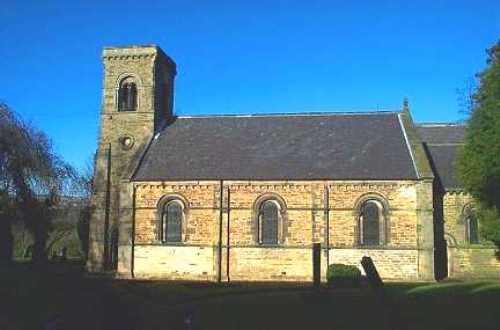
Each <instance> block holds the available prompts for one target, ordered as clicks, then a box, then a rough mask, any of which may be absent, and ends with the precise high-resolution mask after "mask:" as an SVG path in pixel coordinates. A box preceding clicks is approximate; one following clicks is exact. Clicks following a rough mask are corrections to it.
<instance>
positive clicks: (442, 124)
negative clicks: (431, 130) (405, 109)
mask: <svg viewBox="0 0 500 330" xmlns="http://www.w3.org/2000/svg"><path fill="white" fill-rule="evenodd" d="M415 125H416V126H417V127H446V126H467V124H465V123H456V122H455V123H445V122H424V123H416V124H415Z"/></svg>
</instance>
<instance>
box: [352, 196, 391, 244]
mask: <svg viewBox="0 0 500 330" xmlns="http://www.w3.org/2000/svg"><path fill="white" fill-rule="evenodd" d="M370 203H373V204H374V206H376V207H377V211H378V213H377V221H378V224H377V225H378V243H376V244H373V243H371V244H370V243H367V242H366V241H365V238H366V231H364V230H363V229H364V228H363V224H364V223H365V222H364V219H363V214H362V213H363V212H364V208H365V207H366V206H367V205H369V204H370ZM353 211H354V212H353V216H354V221H355V224H356V225H355V229H356V230H355V235H356V237H357V244H358V245H359V246H363V247H370V246H384V245H387V244H389V243H390V237H391V233H390V228H391V226H390V215H391V208H390V206H389V203H388V202H387V198H385V197H384V196H382V195H381V194H378V193H373V192H370V193H367V194H363V195H362V196H360V197H359V198H358V199H357V200H356V202H355V203H354V209H353Z"/></svg>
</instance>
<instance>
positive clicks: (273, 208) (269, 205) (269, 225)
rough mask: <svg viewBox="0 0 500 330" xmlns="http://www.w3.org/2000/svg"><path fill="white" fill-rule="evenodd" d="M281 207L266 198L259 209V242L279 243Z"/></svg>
mask: <svg viewBox="0 0 500 330" xmlns="http://www.w3.org/2000/svg"><path fill="white" fill-rule="evenodd" d="M279 222H280V209H279V204H278V203H277V202H276V201H273V200H266V201H264V202H263V203H262V204H261V205H260V209H259V242H260V243H261V244H278V241H279V239H278V236H279Z"/></svg>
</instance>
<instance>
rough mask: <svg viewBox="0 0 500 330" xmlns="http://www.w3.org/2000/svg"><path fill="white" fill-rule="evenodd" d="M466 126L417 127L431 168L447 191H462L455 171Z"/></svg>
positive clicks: (433, 125) (425, 125)
mask: <svg viewBox="0 0 500 330" xmlns="http://www.w3.org/2000/svg"><path fill="white" fill-rule="evenodd" d="M465 129H466V126H465V125H461V124H421V125H418V126H417V130H418V132H419V134H420V137H421V139H422V141H423V142H424V144H425V146H426V149H427V152H428V154H429V156H430V159H431V166H432V167H433V169H434V172H435V174H436V176H437V177H438V178H439V180H440V182H441V184H442V185H443V187H444V188H445V189H446V190H454V189H461V187H462V184H461V183H460V181H459V180H458V177H457V175H456V171H455V159H456V156H457V151H458V148H459V146H460V145H461V144H463V143H464V138H465Z"/></svg>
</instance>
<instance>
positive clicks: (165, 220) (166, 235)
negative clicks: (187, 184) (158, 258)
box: [160, 199, 184, 243]
mask: <svg viewBox="0 0 500 330" xmlns="http://www.w3.org/2000/svg"><path fill="white" fill-rule="evenodd" d="M183 221H184V205H183V203H182V202H181V201H179V200H176V199H173V200H170V201H168V202H166V203H165V204H163V208H162V212H161V224H160V240H161V241H162V242H164V243H179V242H182V227H183Z"/></svg>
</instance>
